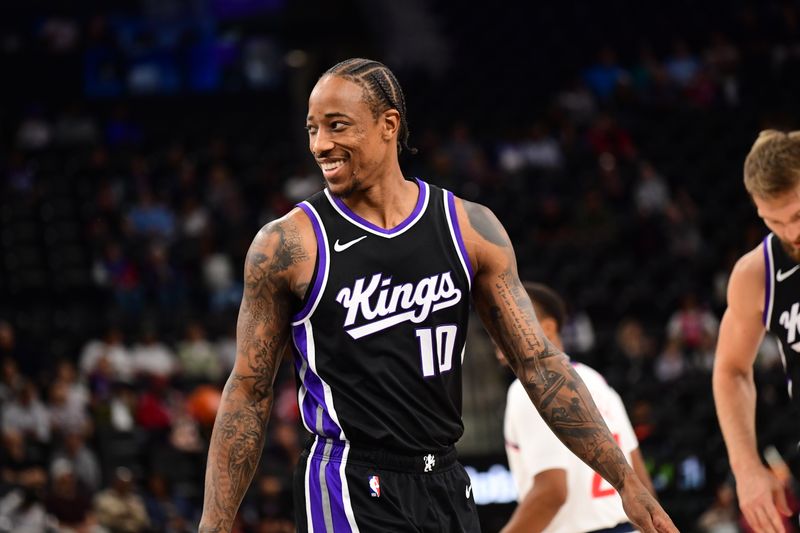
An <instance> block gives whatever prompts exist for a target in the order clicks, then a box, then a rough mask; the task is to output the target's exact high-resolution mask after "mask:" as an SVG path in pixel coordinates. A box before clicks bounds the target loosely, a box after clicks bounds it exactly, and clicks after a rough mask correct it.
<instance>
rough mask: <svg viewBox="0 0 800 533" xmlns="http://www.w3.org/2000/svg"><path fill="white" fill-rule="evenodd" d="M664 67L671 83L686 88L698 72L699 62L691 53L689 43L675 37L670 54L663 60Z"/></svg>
mask: <svg viewBox="0 0 800 533" xmlns="http://www.w3.org/2000/svg"><path fill="white" fill-rule="evenodd" d="M664 69H665V70H666V72H667V75H668V76H669V79H670V80H671V81H672V83H674V84H675V85H677V86H678V87H680V88H681V89H686V88H687V87H689V85H691V83H692V82H693V81H694V79H695V77H696V76H697V75H698V74H699V73H700V69H701V64H700V61H699V60H698V59H697V57H696V56H695V55H694V54H692V51H691V50H690V49H689V44H688V43H687V42H686V41H685V40H683V39H676V40H675V42H674V43H673V44H672V55H671V56H670V57H669V58H667V60H666V61H665V62H664Z"/></svg>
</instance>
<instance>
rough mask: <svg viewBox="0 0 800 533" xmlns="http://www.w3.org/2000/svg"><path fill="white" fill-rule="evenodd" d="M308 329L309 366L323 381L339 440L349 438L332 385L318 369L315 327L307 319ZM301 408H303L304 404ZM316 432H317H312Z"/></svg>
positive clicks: (306, 328)
mask: <svg viewBox="0 0 800 533" xmlns="http://www.w3.org/2000/svg"><path fill="white" fill-rule="evenodd" d="M303 325H304V327H305V330H306V349H307V350H308V366H309V368H311V371H312V372H314V374H316V376H317V377H318V378H319V381H320V383H322V391H323V394H324V395H325V406H326V407H327V408H328V414H329V415H330V417H331V420H333V421H334V423H335V424H336V425H337V426H339V440H347V439H346V437H345V434H344V428H342V424H341V423H340V422H339V416H338V415H337V414H336V407H334V406H333V393H332V392H331V386H330V385H328V383H327V382H326V381H325V380H324V379H322V376H320V375H319V372H318V371H317V350H316V346H315V343H314V328H313V327H312V326H311V321H310V320H308V319H306V320H305V324H303ZM300 405H301V409H302V404H300ZM312 433H316V432H312Z"/></svg>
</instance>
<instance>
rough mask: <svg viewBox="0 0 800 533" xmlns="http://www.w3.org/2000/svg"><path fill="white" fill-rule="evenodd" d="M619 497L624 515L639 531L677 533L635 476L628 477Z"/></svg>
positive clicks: (644, 532)
mask: <svg viewBox="0 0 800 533" xmlns="http://www.w3.org/2000/svg"><path fill="white" fill-rule="evenodd" d="M619 495H620V496H621V497H622V507H623V508H624V509H625V514H627V515H628V518H629V519H630V521H631V522H633V524H634V525H635V526H636V529H638V530H639V531H642V532H643V533H678V528H677V527H675V524H673V523H672V519H671V518H670V517H669V515H668V514H667V512H666V511H664V509H663V508H662V507H661V506H660V505H659V504H658V502H657V501H656V499H655V498H653V496H652V495H651V494H650V493H649V492H648V491H647V489H646V488H645V487H644V485H642V482H641V481H639V479H638V478H636V476H635V474H634V475H631V476H628V479H627V480H626V481H625V486H624V487H623V489H622V491H621V492H620V493H619Z"/></svg>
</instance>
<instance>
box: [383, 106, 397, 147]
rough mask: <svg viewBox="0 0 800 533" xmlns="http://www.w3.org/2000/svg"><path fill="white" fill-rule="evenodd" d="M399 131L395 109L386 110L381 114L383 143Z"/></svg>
mask: <svg viewBox="0 0 800 533" xmlns="http://www.w3.org/2000/svg"><path fill="white" fill-rule="evenodd" d="M399 131H400V113H399V112H398V111H397V109H387V110H386V111H384V112H383V131H382V132H381V134H382V137H383V140H384V141H387V142H388V141H391V140H392V139H394V138H395V137H396V136H397V134H398V132H399Z"/></svg>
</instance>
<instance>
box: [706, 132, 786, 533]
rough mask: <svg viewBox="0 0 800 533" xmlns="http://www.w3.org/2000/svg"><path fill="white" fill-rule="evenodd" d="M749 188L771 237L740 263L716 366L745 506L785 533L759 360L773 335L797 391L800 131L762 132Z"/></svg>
mask: <svg viewBox="0 0 800 533" xmlns="http://www.w3.org/2000/svg"><path fill="white" fill-rule="evenodd" d="M744 185H745V188H746V189H747V192H748V193H750V196H751V198H752V199H753V203H754V204H755V206H756V208H757V209H758V216H759V217H761V219H762V220H763V221H764V223H765V224H766V226H767V228H769V229H770V231H771V233H770V234H769V235H767V236H766V237H765V238H764V241H763V243H762V244H760V245H759V246H757V247H756V248H755V249H753V250H751V251H750V252H748V253H747V254H745V255H744V256H742V258H741V259H739V261H738V262H737V263H736V266H734V268H733V272H731V277H730V281H729V283H728V309H727V310H726V311H725V316H724V317H723V318H722V324H721V326H720V332H719V341H718V343H717V356H716V361H715V364H714V400H715V402H716V405H717V416H718V418H719V423H720V426H721V427H722V434H723V436H724V437H725V444H726V446H727V448H728V456H729V459H730V464H731V468H732V469H733V473H734V475H735V476H736V491H737V493H738V496H739V506H740V507H741V509H742V512H743V513H744V515H745V517H746V518H747V521H748V523H749V524H750V525H751V526H752V527H753V528H754V529H755V530H756V531H759V532H763V531H767V532H781V531H784V525H783V520H782V517H781V514H782V515H784V516H789V515H790V514H791V512H790V510H789V507H788V505H787V503H786V498H785V495H784V487H783V485H782V484H781V483H780V482H779V481H778V479H777V478H776V477H775V476H774V475H773V474H772V473H771V472H770V470H768V469H767V468H766V467H764V466H763V464H762V462H761V458H760V456H759V453H758V451H757V448H756V431H755V410H756V388H755V383H754V381H753V363H754V362H755V358H756V354H757V352H758V346H759V344H761V341H762V339H763V338H764V333H765V331H770V332H772V333H773V334H775V336H776V337H777V338H778V340H779V347H780V350H781V356H782V358H783V361H784V365H785V368H786V373H787V375H788V378H789V379H788V383H789V394H790V396H792V401H793V402H798V394H797V392H796V391H792V386H793V384H794V383H800V379H798V378H800V365H798V357H800V342H798V341H800V336H799V334H800V273H798V272H797V270H798V263H800V132H792V133H782V132H779V131H774V130H767V131H763V132H761V134H760V135H759V136H758V139H756V142H755V143H754V144H753V147H752V148H751V150H750V153H749V154H748V155H747V159H746V160H745V163H744Z"/></svg>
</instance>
